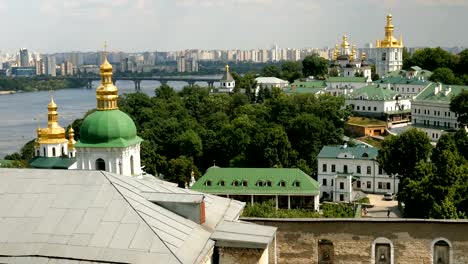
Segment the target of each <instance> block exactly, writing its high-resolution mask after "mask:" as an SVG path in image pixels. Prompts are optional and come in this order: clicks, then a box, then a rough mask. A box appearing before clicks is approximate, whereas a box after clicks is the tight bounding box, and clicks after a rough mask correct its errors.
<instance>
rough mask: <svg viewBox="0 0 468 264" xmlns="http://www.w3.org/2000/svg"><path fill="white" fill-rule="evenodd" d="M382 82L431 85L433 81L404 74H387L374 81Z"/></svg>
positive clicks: (376, 82)
mask: <svg viewBox="0 0 468 264" xmlns="http://www.w3.org/2000/svg"><path fill="white" fill-rule="evenodd" d="M382 83H385V84H387V83H390V84H408V85H429V84H430V83H431V82H430V81H428V80H426V79H424V80H420V79H419V78H418V77H414V78H406V77H403V76H399V75H398V76H387V77H385V78H382V79H380V80H377V81H375V82H374V84H382Z"/></svg>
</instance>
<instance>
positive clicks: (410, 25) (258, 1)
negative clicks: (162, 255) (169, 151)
mask: <svg viewBox="0 0 468 264" xmlns="http://www.w3.org/2000/svg"><path fill="white" fill-rule="evenodd" d="M389 12H391V13H392V15H393V23H394V25H395V33H396V35H397V37H399V36H400V34H403V40H404V44H405V46H409V47H414V46H429V47H435V46H449V47H451V46H465V47H466V46H468V33H467V31H466V27H467V26H468V16H467V15H466V14H468V0H0V18H1V21H2V22H3V23H2V26H1V27H0V34H1V35H0V36H1V37H0V51H3V52H16V51H17V50H18V49H19V48H22V47H23V48H28V49H29V50H31V51H37V52H42V53H54V52H67V51H97V50H102V49H103V46H104V42H107V43H108V50H109V51H125V52H139V51H156V50H160V51H174V50H183V49H256V48H271V47H272V45H273V44H275V43H276V44H277V45H278V46H279V47H281V48H306V47H312V48H322V47H333V46H334V45H335V44H336V43H338V42H340V40H341V36H342V35H343V34H345V33H346V34H347V35H348V38H349V40H350V41H351V42H352V43H355V44H356V45H357V46H358V47H361V46H363V45H364V44H365V43H370V42H371V43H375V40H376V38H382V37H383V34H384V26H385V22H386V21H385V17H386V15H387V13H389Z"/></svg>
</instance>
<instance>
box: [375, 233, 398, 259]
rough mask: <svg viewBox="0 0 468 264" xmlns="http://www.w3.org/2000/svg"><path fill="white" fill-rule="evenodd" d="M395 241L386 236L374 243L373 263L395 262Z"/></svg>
mask: <svg viewBox="0 0 468 264" xmlns="http://www.w3.org/2000/svg"><path fill="white" fill-rule="evenodd" d="M393 258H394V249H393V243H392V241H390V240H389V239H387V238H385V237H379V238H377V239H376V240H374V242H373V243H372V252H371V263H372V264H394V263H395V262H394V260H393Z"/></svg>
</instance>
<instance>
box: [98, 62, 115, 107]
mask: <svg viewBox="0 0 468 264" xmlns="http://www.w3.org/2000/svg"><path fill="white" fill-rule="evenodd" d="M100 71H101V84H100V85H99V87H98V88H97V89H96V99H97V110H98V111H106V110H115V109H118V106H117V100H118V98H119V91H118V89H117V87H115V85H114V83H113V82H112V65H111V64H110V63H109V61H107V55H104V62H103V63H102V65H101V67H100Z"/></svg>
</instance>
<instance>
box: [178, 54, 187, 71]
mask: <svg viewBox="0 0 468 264" xmlns="http://www.w3.org/2000/svg"><path fill="white" fill-rule="evenodd" d="M185 66H186V64H185V56H180V57H178V58H177V72H185Z"/></svg>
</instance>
